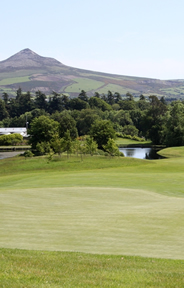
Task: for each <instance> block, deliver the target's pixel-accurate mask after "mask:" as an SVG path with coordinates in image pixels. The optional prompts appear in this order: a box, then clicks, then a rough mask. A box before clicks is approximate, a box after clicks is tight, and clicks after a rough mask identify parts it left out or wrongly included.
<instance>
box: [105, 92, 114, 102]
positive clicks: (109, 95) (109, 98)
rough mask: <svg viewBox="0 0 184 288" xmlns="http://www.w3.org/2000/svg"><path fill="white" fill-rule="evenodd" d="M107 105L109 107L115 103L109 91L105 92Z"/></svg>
mask: <svg viewBox="0 0 184 288" xmlns="http://www.w3.org/2000/svg"><path fill="white" fill-rule="evenodd" d="M107 103H108V104H110V105H113V104H114V103H115V100H114V95H113V94H112V92H111V91H110V90H109V91H108V92H107Z"/></svg>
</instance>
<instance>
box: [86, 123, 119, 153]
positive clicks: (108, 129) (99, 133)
mask: <svg viewBox="0 0 184 288" xmlns="http://www.w3.org/2000/svg"><path fill="white" fill-rule="evenodd" d="M90 135H91V137H93V138H94V140H95V141H96V142H97V144H98V147H99V148H100V149H102V148H103V145H106V144H107V142H108V140H109V138H112V139H114V138H115V131H114V129H113V126H112V123H111V122H110V121H108V120H96V121H95V122H94V124H93V125H92V126H91V130H90Z"/></svg>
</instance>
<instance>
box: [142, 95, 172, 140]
mask: <svg viewBox="0 0 184 288" xmlns="http://www.w3.org/2000/svg"><path fill="white" fill-rule="evenodd" d="M149 100H150V108H149V109H148V110H147V111H145V114H144V116H143V117H142V126H143V127H144V130H143V135H144V136H145V137H146V138H148V139H151V140H152V142H153V143H154V144H162V138H163V129H164V115H165V114H166V112H167V106H166V105H164V104H163V103H162V102H161V101H159V99H158V98H157V97H156V96H155V95H152V96H150V97H149Z"/></svg>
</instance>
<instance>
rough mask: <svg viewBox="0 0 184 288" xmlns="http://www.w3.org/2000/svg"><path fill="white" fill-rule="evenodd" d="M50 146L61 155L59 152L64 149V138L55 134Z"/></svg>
mask: <svg viewBox="0 0 184 288" xmlns="http://www.w3.org/2000/svg"><path fill="white" fill-rule="evenodd" d="M51 147H52V149H53V151H54V152H55V153H58V155H59V156H61V153H62V152H63V151H64V140H63V138H59V136H58V135H57V134H56V135H55V136H54V137H53V140H52V141H51Z"/></svg>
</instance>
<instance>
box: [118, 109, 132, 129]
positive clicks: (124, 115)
mask: <svg viewBox="0 0 184 288" xmlns="http://www.w3.org/2000/svg"><path fill="white" fill-rule="evenodd" d="M114 122H117V123H118V124H119V125H121V126H122V127H124V126H125V125H132V124H133V121H132V118H131V116H130V113H129V111H123V110H120V111H118V112H117V114H116V115H115V117H114Z"/></svg>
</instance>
